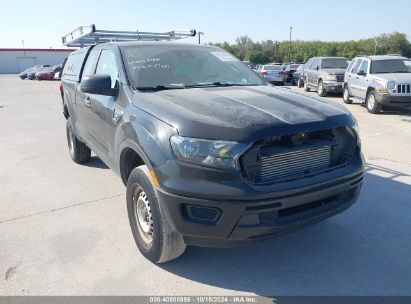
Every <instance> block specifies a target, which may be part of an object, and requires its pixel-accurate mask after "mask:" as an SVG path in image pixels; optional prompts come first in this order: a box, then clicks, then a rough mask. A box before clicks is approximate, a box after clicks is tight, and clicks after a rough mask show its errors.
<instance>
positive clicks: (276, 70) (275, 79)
mask: <svg viewBox="0 0 411 304" xmlns="http://www.w3.org/2000/svg"><path fill="white" fill-rule="evenodd" d="M259 72H260V75H261V76H262V77H263V78H264V79H265V80H266V81H267V82H269V83H274V84H284V77H283V76H284V71H283V69H282V67H281V65H274V64H268V65H263V66H262V67H261V69H260V70H259Z"/></svg>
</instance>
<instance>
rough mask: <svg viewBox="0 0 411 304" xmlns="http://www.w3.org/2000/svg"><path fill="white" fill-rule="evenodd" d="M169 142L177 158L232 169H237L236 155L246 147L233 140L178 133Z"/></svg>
mask: <svg viewBox="0 0 411 304" xmlns="http://www.w3.org/2000/svg"><path fill="white" fill-rule="evenodd" d="M170 143H171V147H172V149H173V152H174V155H175V156H176V157H177V158H178V159H179V160H182V161H184V162H188V163H192V164H197V165H202V166H208V167H216V168H232V169H239V168H238V157H239V156H240V155H241V153H242V152H244V151H245V149H246V148H247V147H248V146H247V145H245V144H241V143H237V142H233V141H222V140H216V141H214V140H205V139H196V138H188V137H182V136H179V135H173V136H172V137H171V138H170Z"/></svg>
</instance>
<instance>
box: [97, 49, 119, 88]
mask: <svg viewBox="0 0 411 304" xmlns="http://www.w3.org/2000/svg"><path fill="white" fill-rule="evenodd" d="M102 74H106V75H110V78H111V88H113V89H114V88H115V87H116V85H117V79H118V70H117V64H116V58H115V57H114V54H113V53H112V52H111V51H110V50H102V51H101V54H100V58H99V60H98V63H97V68H96V75H102Z"/></svg>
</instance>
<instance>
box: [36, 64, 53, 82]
mask: <svg viewBox="0 0 411 304" xmlns="http://www.w3.org/2000/svg"><path fill="white" fill-rule="evenodd" d="M54 74H55V72H54V69H53V68H52V67H49V68H42V69H40V70H39V71H37V73H36V74H35V77H36V79H37V80H54Z"/></svg>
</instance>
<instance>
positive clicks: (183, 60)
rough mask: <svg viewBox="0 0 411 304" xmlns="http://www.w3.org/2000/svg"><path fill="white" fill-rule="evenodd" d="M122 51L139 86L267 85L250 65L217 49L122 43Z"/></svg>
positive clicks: (138, 87)
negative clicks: (123, 44)
mask: <svg viewBox="0 0 411 304" xmlns="http://www.w3.org/2000/svg"><path fill="white" fill-rule="evenodd" d="M121 52H122V54H123V58H124V64H125V68H126V71H127V75H128V78H129V80H130V82H131V84H132V86H133V87H134V88H137V89H149V88H152V89H165V88H167V89H171V88H176V89H177V88H188V87H201V86H217V85H242V86H245V85H262V84H264V81H263V80H262V79H261V78H260V77H259V76H258V75H256V73H254V72H253V71H252V70H251V69H250V68H249V67H247V65H245V64H244V63H242V62H241V61H240V60H238V59H237V58H236V57H234V56H233V55H231V54H229V53H227V52H225V51H223V50H221V49H217V48H212V47H197V46H185V45H181V46H180V45H164V44H159V45H134V46H122V47H121Z"/></svg>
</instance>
